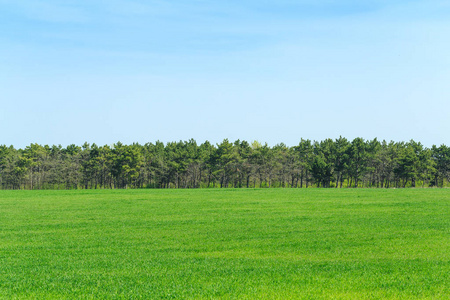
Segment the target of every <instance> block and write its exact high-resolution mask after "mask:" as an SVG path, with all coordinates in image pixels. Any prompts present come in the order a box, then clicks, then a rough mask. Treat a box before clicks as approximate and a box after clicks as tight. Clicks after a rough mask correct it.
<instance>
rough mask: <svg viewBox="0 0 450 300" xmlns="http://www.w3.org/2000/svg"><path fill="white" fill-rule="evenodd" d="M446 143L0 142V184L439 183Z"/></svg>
mask: <svg viewBox="0 0 450 300" xmlns="http://www.w3.org/2000/svg"><path fill="white" fill-rule="evenodd" d="M449 182H450V148H449V147H447V146H446V145H440V146H432V147H431V148H426V147H424V146H423V145H422V144H421V143H420V142H415V141H413V140H411V141H409V142H393V141H391V142H387V141H378V140H377V139H373V140H364V139H363V138H355V139H353V140H352V141H349V140H347V139H346V138H343V137H339V138H338V139H335V140H332V139H326V140H323V141H310V140H304V139H301V140H300V142H299V144H298V145H296V146H292V147H289V146H286V145H285V144H283V143H281V144H278V145H275V146H273V147H270V146H268V145H267V144H262V143H260V142H258V141H253V142H252V143H249V142H247V141H240V140H237V141H235V142H231V141H229V140H228V139H225V140H223V141H222V142H221V143H218V144H216V145H213V144H211V143H210V142H208V141H206V142H204V143H202V144H200V145H199V144H197V142H196V141H195V140H193V139H191V140H189V141H179V142H170V143H167V144H164V143H162V142H159V141H157V142H156V143H146V144H144V145H141V144H137V143H134V144H132V145H124V144H122V143H120V142H118V143H116V144H113V145H104V146H98V145H96V144H88V143H85V144H83V145H82V146H77V145H73V144H72V145H69V146H67V147H65V148H63V147H62V146H60V145H59V146H55V145H53V146H49V145H39V144H31V145H29V146H27V147H25V148H24V149H16V148H14V147H13V146H9V147H8V146H6V145H0V187H1V188H2V189H96V188H207V187H221V188H241V187H246V188H254V187H267V188H270V187H290V188H307V187H325V188H330V187H335V188H338V187H339V188H343V187H353V188H357V187H378V188H389V187H418V186H420V187H443V186H447V185H448V183H449Z"/></svg>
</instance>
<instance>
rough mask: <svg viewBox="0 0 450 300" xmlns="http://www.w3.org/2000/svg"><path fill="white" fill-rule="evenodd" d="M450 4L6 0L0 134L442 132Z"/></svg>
mask: <svg viewBox="0 0 450 300" xmlns="http://www.w3.org/2000/svg"><path fill="white" fill-rule="evenodd" d="M449 32H450V2H448V1H437V0H429V1H412V0H411V1H406V0H405V1H384V0H381V1H372V0H369V1H346V0H343V1H331V0H328V1H320V0H317V1H312V0H307V1H301V0H300V1H288V0H279V1H246V0H241V1H237V0H236V1H235V0H231V1H208V0H197V1H195V0H191V1H182V0H172V1H151V0H150V1H140V0H132V1H123V0H109V1H104V0H90V1H84V0H77V1H75V0H73V1H54V0H46V1H40V0H33V1H31V0H22V1H9V0H0V126H1V128H2V131H1V135H0V144H7V145H10V144H13V145H14V146H16V147H25V146H26V145H29V144H30V143H35V142H36V143H40V144H62V145H68V144H72V143H75V144H78V145H81V144H82V143H84V142H85V141H87V142H90V143H93V142H95V143H97V144H101V145H103V144H112V143H115V142H117V141H122V142H123V143H132V142H139V143H145V142H154V141H156V140H161V141H163V142H168V141H177V140H187V139H190V138H194V139H196V140H197V142H203V141H205V140H209V141H211V142H213V143H217V142H220V141H221V140H223V139H224V138H229V139H230V140H235V139H241V140H242V139H245V140H248V141H252V140H259V141H261V142H268V143H269V144H270V145H274V144H276V143H279V142H284V143H286V144H288V145H296V144H297V143H298V142H299V140H300V138H309V139H313V140H322V139H325V138H336V137H339V136H340V135H342V136H344V137H347V138H349V139H353V138H354V137H363V138H365V139H372V138H374V137H377V138H378V139H386V140H395V141H407V140H409V139H414V140H417V141H420V142H422V143H423V144H425V145H426V146H431V145H432V144H438V145H439V144H443V143H444V144H446V145H450V130H449V129H450V89H449V88H448V85H449V82H450V55H449V53H450V36H449Z"/></svg>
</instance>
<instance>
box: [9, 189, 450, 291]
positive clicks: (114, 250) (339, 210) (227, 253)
mask: <svg viewBox="0 0 450 300" xmlns="http://www.w3.org/2000/svg"><path fill="white" fill-rule="evenodd" d="M449 229H450V190H449V189H387V190H383V189H201V190H73V191H0V298H2V299H118V298H119V299H120V298H123V299H138V298H142V299H186V298H187V299H449V298H450V276H449V274H450V262H449V259H450V230H449Z"/></svg>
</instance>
